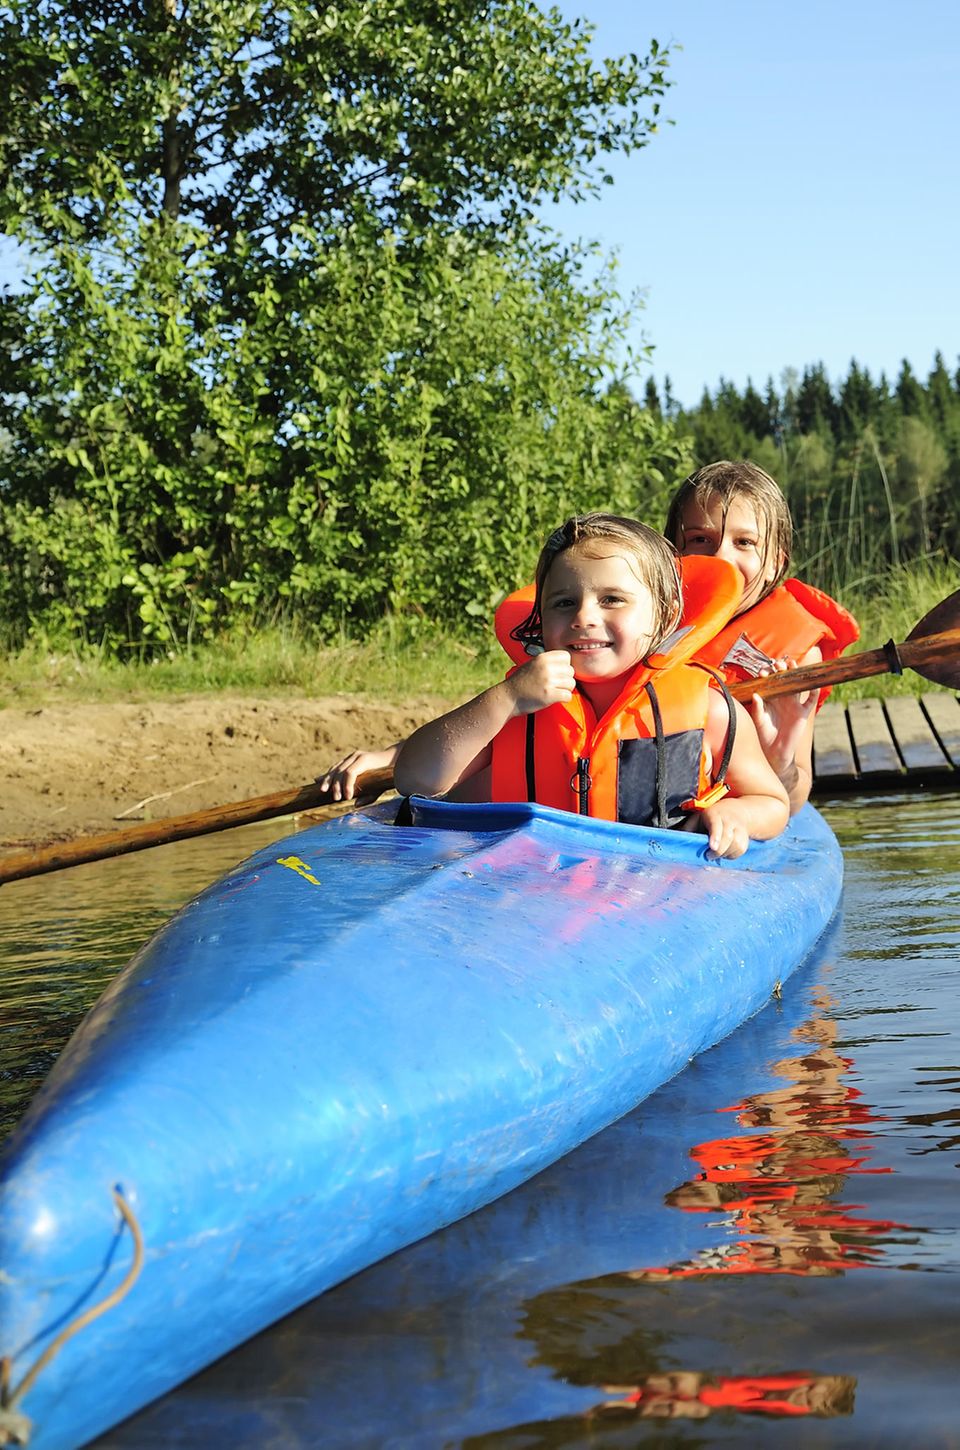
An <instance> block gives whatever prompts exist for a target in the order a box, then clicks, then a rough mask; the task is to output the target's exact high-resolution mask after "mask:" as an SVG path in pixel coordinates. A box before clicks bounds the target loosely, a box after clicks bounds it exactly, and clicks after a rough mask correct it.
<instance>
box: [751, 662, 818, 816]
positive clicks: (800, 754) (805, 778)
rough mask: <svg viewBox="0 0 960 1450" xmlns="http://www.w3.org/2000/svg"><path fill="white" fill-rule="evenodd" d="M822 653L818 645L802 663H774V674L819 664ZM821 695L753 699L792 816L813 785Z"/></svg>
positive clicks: (763, 742)
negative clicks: (814, 736) (814, 747)
mask: <svg viewBox="0 0 960 1450" xmlns="http://www.w3.org/2000/svg"><path fill="white" fill-rule="evenodd" d="M822 659H823V653H822V651H821V650H820V648H819V646H818V645H814V646H813V648H812V649H809V650H807V653H806V654H805V655H804V656H803V659H802V660H794V659H790V658H784V659H782V660H777V661H775V664H774V671H775V672H776V671H780V670H792V669H795V668H796V667H797V665H814V664H819V663H820V661H821V660H822ZM817 695H818V691H816V690H806V691H804V692H803V694H799V695H780V696H778V697H777V699H775V700H762V699H761V698H760V696H759V695H754V697H753V699H752V700H751V702H750V714H751V716H752V718H753V723H754V725H755V726H756V728H757V735H758V736H759V738H760V745H761V748H762V750H763V753H764V755H765V756H766V757H767V759H768V760H769V762H770V764H771V765H772V766H773V768H774V770H775V771H776V773H777V775H778V776H779V778H780V781H781V783H782V784H783V785H784V787H785V788H786V791H787V795H788V797H789V800H790V814H791V815H795V814H796V812H797V811H798V810H799V809H800V807H801V806H802V805H805V804H806V802H807V800H808V798H809V796H810V788H811V786H812V785H813V727H814V721H815V718H816V704H817Z"/></svg>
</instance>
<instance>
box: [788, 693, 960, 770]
mask: <svg viewBox="0 0 960 1450" xmlns="http://www.w3.org/2000/svg"><path fill="white" fill-rule="evenodd" d="M930 785H947V786H949V785H957V786H960V696H958V695H954V694H950V693H947V692H946V691H935V692H931V693H930V694H927V695H923V696H922V697H921V698H920V699H917V698H915V697H912V696H907V695H893V696H891V697H890V699H888V700H853V701H851V703H850V704H849V705H840V704H836V703H835V702H834V701H833V700H829V701H828V702H827V704H826V705H825V706H824V707H823V709H822V710H821V711H820V714H819V715H818V716H817V723H816V727H815V729H814V736H813V789H814V791H815V792H816V793H817V794H818V795H824V794H827V793H829V792H830V791H833V790H843V791H846V790H871V789H873V788H875V787H879V788H889V787H891V786H893V787H896V786H899V787H901V788H903V789H905V790H912V789H914V788H915V787H918V786H930Z"/></svg>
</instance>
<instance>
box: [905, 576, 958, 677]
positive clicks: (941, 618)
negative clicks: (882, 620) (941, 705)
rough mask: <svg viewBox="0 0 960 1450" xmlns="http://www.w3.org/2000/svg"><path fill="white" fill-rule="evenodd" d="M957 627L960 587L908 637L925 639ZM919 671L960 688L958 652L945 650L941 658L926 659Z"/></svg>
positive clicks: (937, 605)
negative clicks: (929, 635)
mask: <svg viewBox="0 0 960 1450" xmlns="http://www.w3.org/2000/svg"><path fill="white" fill-rule="evenodd" d="M957 628H960V589H956V590H954V592H953V594H949V595H948V596H947V598H946V599H941V601H940V603H939V604H935V605H934V607H933V609H931V610H930V612H929V613H928V614H925V615H924V616H923V618H922V619H921V620H920V622H919V624H915V625H914V627H913V629H912V630H911V631H910V633H909V634H908V635H907V639H908V640H911V639H923V638H924V637H925V636H926V635H928V634H943V633H944V632H945V631H946V630H952V629H957ZM919 673H920V674H922V675H923V677H924V679H926V680H933V682H934V683H935V684H937V685H947V686H949V688H950V689H951V690H956V689H960V657H958V655H957V654H956V652H953V653H946V652H945V653H943V654H942V655H940V656H939V658H936V659H929V660H925V661H924V665H923V669H922V670H920V671H919Z"/></svg>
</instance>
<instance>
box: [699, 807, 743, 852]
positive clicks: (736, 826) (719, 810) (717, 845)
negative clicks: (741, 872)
mask: <svg viewBox="0 0 960 1450" xmlns="http://www.w3.org/2000/svg"><path fill="white" fill-rule="evenodd" d="M703 824H704V826H705V827H706V831H707V849H708V851H709V853H710V855H711V856H713V857H715V858H717V859H720V858H723V859H725V860H727V861H733V860H735V859H736V857H737V856H742V855H743V853H744V851H745V850H746V849H747V847H748V846H749V844H750V833H749V831H748V829H747V825H746V822H745V821H744V820H743V819H742V813H741V807H740V803H739V801H737V800H735V799H731V798H729V797H727V798H726V799H724V800H722V801H717V803H716V805H713V806H707V807H706V808H705V810H704V811H703Z"/></svg>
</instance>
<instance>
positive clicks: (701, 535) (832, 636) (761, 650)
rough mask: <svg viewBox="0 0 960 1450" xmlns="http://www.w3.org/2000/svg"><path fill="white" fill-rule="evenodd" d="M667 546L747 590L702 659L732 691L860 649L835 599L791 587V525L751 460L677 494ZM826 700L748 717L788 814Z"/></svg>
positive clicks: (805, 786)
mask: <svg viewBox="0 0 960 1450" xmlns="http://www.w3.org/2000/svg"><path fill="white" fill-rule="evenodd" d="M665 532H666V535H667V538H668V539H670V540H671V542H672V543H674V544H675V545H676V547H677V549H678V551H679V552H680V553H681V554H683V555H690V554H706V555H710V556H712V557H714V558H717V559H724V560H726V561H727V562H728V563H729V564H732V565H733V567H734V568H735V569H736V570H737V571H738V573H739V574H740V576H741V578H742V580H743V595H742V596H741V599H740V604H739V606H738V608H737V610H736V612H735V614H734V616H733V618H732V619H731V620H730V621H729V623H728V624H727V625H726V626H725V627H724V628H723V629H721V630H720V631H719V632H718V633H717V635H716V636H715V637H714V639H713V640H712V641H711V642H710V644H709V645H707V646H706V647H705V648H703V649H701V650H699V651H698V652H697V659H698V660H700V661H702V662H703V663H704V664H708V665H711V666H712V667H714V668H715V669H717V670H719V671H720V673H721V674H722V675H723V676H724V678H725V679H726V680H727V681H728V682H732V681H737V680H749V679H757V678H758V677H760V676H762V675H767V674H770V673H772V672H775V671H779V670H786V669H794V668H796V667H797V666H799V665H812V664H817V663H818V662H819V661H820V660H822V659H835V658H836V656H837V655H839V654H841V653H842V652H843V650H844V649H846V647H847V646H848V645H849V644H852V643H853V642H854V640H856V639H859V637H860V630H859V628H858V626H857V622H856V620H855V619H854V618H853V616H852V615H850V614H848V613H847V611H846V610H845V609H843V608H842V606H841V605H839V604H837V603H836V602H835V601H834V600H833V599H831V598H830V597H829V596H828V595H826V594H823V593H821V591H820V590H819V589H814V588H813V587H812V586H811V585H809V584H804V583H802V582H801V581H800V580H799V579H786V578H785V575H786V572H787V569H788V567H789V564H790V551H791V544H792V537H793V525H792V521H791V518H790V510H789V508H788V506H787V501H786V499H785V498H784V496H783V493H782V492H781V490H780V488H779V486H778V484H777V483H776V482H775V481H774V479H772V478H771V477H770V475H769V474H768V473H765V472H764V470H763V469H762V468H759V467H758V466H757V464H755V463H751V462H749V461H748V460H746V459H743V460H738V461H731V460H729V459H721V460H720V461H719V462H717V463H709V464H707V465H706V467H704V468H698V469H697V471H696V472H695V473H692V474H691V475H690V477H689V478H687V479H685V480H684V482H683V483H682V484H681V485H680V487H679V488H678V489H677V492H676V493H675V494H674V496H673V499H672V501H671V504H670V508H669V511H668V514H667V523H666V529H665ZM828 694H829V691H827V690H824V691H820V692H819V693H818V692H816V691H808V692H807V693H806V694H802V695H783V696H780V697H778V698H777V699H775V700H766V701H765V700H761V699H760V697H759V696H757V695H755V696H754V697H753V700H752V702H751V705H750V713H751V716H752V718H753V722H754V725H755V726H756V729H757V735H758V736H759V739H760V744H761V747H762V749H763V752H764V754H765V756H766V757H767V760H768V761H769V762H770V764H771V766H772V767H773V769H774V770H775V771H776V773H777V775H778V777H779V778H780V780H781V781H782V782H783V785H784V786H785V788H786V790H787V793H788V795H789V798H790V809H791V812H793V811H796V810H799V808H800V806H802V805H803V804H804V802H805V801H806V800H807V797H808V796H809V794H810V787H811V785H812V783H813V729H814V715H815V712H816V710H817V709H819V707H820V705H822V704H823V702H824V701H825V700H826V698H827V695H828Z"/></svg>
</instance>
